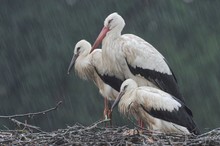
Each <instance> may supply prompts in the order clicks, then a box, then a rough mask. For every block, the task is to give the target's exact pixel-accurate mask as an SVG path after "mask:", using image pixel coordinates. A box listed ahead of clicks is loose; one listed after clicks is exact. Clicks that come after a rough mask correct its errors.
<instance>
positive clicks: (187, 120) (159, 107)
mask: <svg viewBox="0 0 220 146" xmlns="http://www.w3.org/2000/svg"><path fill="white" fill-rule="evenodd" d="M117 104H118V108H119V112H120V113H122V114H123V115H127V116H133V117H135V119H138V118H140V119H141V120H142V121H143V122H144V123H145V124H146V125H147V127H148V128H149V129H150V130H154V131H161V132H165V133H181V134H190V133H194V134H196V135H197V134H199V129H198V128H197V126H196V124H195V123H194V121H193V119H192V112H191V110H190V109H189V108H188V107H187V106H186V105H184V103H183V102H181V101H180V100H179V99H177V98H175V97H174V96H172V95H170V94H168V93H166V92H164V91H162V90H160V89H157V88H153V87H149V86H142V87H138V85H137V83H136V82H135V81H134V80H132V79H127V80H125V81H124V82H123V83H122V85H121V89H120V93H119V95H118V97H117V99H116V100H115V102H114V103H113V105H112V108H111V111H112V110H113V108H114V107H115V106H116V105H117Z"/></svg>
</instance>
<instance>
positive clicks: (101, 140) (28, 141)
mask: <svg viewBox="0 0 220 146" xmlns="http://www.w3.org/2000/svg"><path fill="white" fill-rule="evenodd" d="M104 122H106V121H98V122H96V123H94V124H92V125H90V126H83V125H81V124H75V125H74V126H71V127H70V126H68V127H67V128H66V129H59V130H57V131H53V132H43V131H41V132H33V131H32V130H30V129H26V128H24V129H23V130H4V131H0V145H62V146H65V145H175V146H176V145H177V146H179V145H187V146H191V145H220V128H217V129H214V130H212V131H209V132H207V133H204V134H201V135H198V136H196V135H179V134H175V133H172V134H165V133H160V132H153V131H149V130H146V129H141V130H140V129H138V128H136V129H135V130H132V131H133V132H130V131H131V129H129V128H128V127H127V126H123V127H112V128H108V127H105V126H103V123H104Z"/></svg>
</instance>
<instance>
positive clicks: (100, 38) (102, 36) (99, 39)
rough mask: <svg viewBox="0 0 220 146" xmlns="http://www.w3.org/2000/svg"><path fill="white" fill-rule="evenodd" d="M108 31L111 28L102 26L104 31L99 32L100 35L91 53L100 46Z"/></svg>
mask: <svg viewBox="0 0 220 146" xmlns="http://www.w3.org/2000/svg"><path fill="white" fill-rule="evenodd" d="M108 31H109V28H108V27H105V26H104V27H103V28H102V31H101V32H100V34H99V36H98V37H97V39H96V41H95V43H94V44H93V46H92V49H91V51H90V53H91V52H92V51H93V50H94V49H96V48H97V47H98V46H99V44H100V43H101V42H102V40H103V39H104V37H105V36H106V33H107V32H108Z"/></svg>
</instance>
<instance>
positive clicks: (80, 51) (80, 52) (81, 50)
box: [67, 40, 91, 74]
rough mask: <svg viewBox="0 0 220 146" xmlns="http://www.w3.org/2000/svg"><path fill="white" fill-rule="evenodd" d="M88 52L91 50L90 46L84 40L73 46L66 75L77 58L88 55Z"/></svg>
mask: <svg viewBox="0 0 220 146" xmlns="http://www.w3.org/2000/svg"><path fill="white" fill-rule="evenodd" d="M90 50H91V44H90V43H89V42H87V41H86V40H81V41H79V42H78V43H77V44H76V45H75V49H74V54H73V57H72V60H71V62H70V65H69V68H68V71H67V74H69V73H70V71H71V69H72V68H73V66H74V64H75V62H76V60H77V58H78V57H79V56H87V55H89V53H90Z"/></svg>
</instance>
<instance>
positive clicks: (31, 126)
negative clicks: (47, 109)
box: [10, 118, 43, 132]
mask: <svg viewBox="0 0 220 146" xmlns="http://www.w3.org/2000/svg"><path fill="white" fill-rule="evenodd" d="M10 120H11V121H12V122H13V123H15V124H17V125H18V126H19V127H20V126H23V127H24V128H26V127H28V128H30V129H34V130H37V131H39V132H43V131H42V130H40V127H37V126H33V125H30V124H27V123H22V122H20V121H18V120H16V119H13V118H10Z"/></svg>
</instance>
